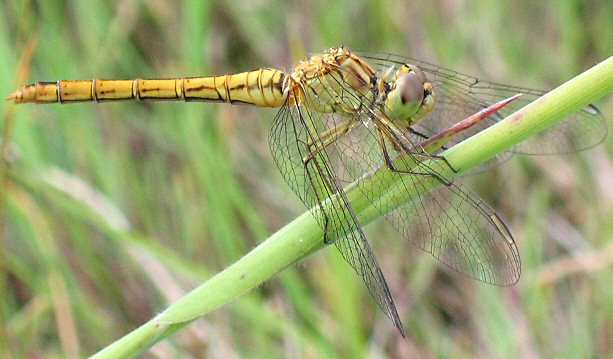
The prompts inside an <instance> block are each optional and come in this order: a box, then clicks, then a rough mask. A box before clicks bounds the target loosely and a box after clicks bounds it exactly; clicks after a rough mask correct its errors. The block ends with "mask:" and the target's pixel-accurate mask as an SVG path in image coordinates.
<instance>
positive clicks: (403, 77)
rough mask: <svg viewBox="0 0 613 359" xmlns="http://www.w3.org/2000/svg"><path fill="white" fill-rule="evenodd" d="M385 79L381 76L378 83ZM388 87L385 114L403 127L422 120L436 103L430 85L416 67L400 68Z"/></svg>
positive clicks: (406, 66)
mask: <svg viewBox="0 0 613 359" xmlns="http://www.w3.org/2000/svg"><path fill="white" fill-rule="evenodd" d="M391 70H393V68H391V69H390V71H391ZM386 77H387V75H384V76H382V78H381V79H380V81H385V78H386ZM379 87H380V88H381V87H385V86H381V85H380V86H379ZM388 87H389V93H387V95H386V96H385V98H386V100H385V113H386V115H388V117H389V118H390V119H396V120H399V121H401V122H403V124H404V125H405V126H411V125H413V124H415V123H417V122H418V121H419V120H421V119H422V118H424V117H425V116H426V115H427V114H428V113H430V111H432V109H433V108H434V105H435V103H436V99H435V95H434V90H433V87H432V84H431V83H430V82H429V81H428V79H427V78H426V76H425V75H424V73H423V72H422V71H421V70H420V69H419V67H417V66H414V65H410V64H406V65H403V66H401V67H400V68H399V69H398V70H397V71H396V73H395V74H394V77H393V81H391V82H390V83H389V84H388Z"/></svg>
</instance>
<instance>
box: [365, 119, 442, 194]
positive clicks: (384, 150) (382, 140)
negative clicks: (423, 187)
mask: <svg viewBox="0 0 613 359" xmlns="http://www.w3.org/2000/svg"><path fill="white" fill-rule="evenodd" d="M377 133H378V135H379V144H380V145H381V150H382V154H383V160H384V161H385V165H386V166H387V167H388V168H389V169H390V171H392V172H396V173H401V174H409V175H416V176H427V177H432V178H434V179H436V180H437V181H439V182H440V183H442V184H444V185H445V186H450V185H451V182H450V181H447V180H446V179H444V178H443V177H441V176H440V175H439V174H437V173H433V172H426V173H424V172H416V171H409V170H401V169H398V168H397V167H396V165H394V161H392V159H391V157H390V155H389V152H388V150H387V146H386V145H385V139H386V138H387V139H389V140H390V142H392V143H393V144H394V143H395V141H393V140H392V138H393V137H390V134H389V133H386V132H385V131H384V130H383V129H381V128H379V127H377ZM402 152H405V153H407V154H408V155H411V159H410V160H411V161H413V162H414V165H415V166H416V167H417V166H418V165H419V163H420V161H417V160H416V159H414V158H413V156H412V155H414V154H415V153H412V152H406V151H401V153H402ZM422 155H424V154H423V153H422Z"/></svg>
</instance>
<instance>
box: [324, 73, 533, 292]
mask: <svg viewBox="0 0 613 359" xmlns="http://www.w3.org/2000/svg"><path fill="white" fill-rule="evenodd" d="M337 82H338V86H337V87H339V86H341V85H342V80H341V79H337ZM329 91H332V90H329ZM332 95H333V96H332ZM360 96H361V95H358V94H356V93H355V92H353V91H351V90H349V89H346V91H337V92H335V93H333V94H331V96H329V97H334V98H337V99H339V100H340V101H345V102H346V104H347V105H349V104H351V103H356V102H361V103H362V104H364V106H362V107H361V108H360V109H359V110H357V111H356V112H355V113H354V114H353V116H354V118H353V121H354V122H355V123H359V125H358V126H356V128H355V129H354V130H353V131H351V132H350V133H348V134H346V135H345V136H343V137H341V138H340V139H338V140H337V141H335V142H334V143H332V144H331V145H330V146H328V151H327V153H328V156H329V158H330V159H331V162H332V163H334V164H335V167H336V168H338V170H337V173H339V180H340V181H341V182H347V183H349V182H352V183H356V184H357V186H358V188H359V189H360V191H361V192H362V193H363V195H364V196H365V197H366V198H367V199H368V200H369V201H370V202H371V203H372V204H373V205H374V206H375V207H376V208H377V209H378V210H379V211H380V212H381V213H382V214H383V215H384V216H385V217H386V219H387V220H388V222H389V223H390V224H392V226H393V227H394V228H395V229H396V230H397V231H398V232H399V233H400V234H401V235H402V236H403V237H404V238H406V239H407V240H408V241H410V242H412V243H413V244H415V245H417V246H419V247H420V248H421V249H423V250H425V251H427V252H429V253H431V254H432V255H433V256H434V257H435V258H437V259H439V260H440V261H441V262H443V263H444V264H445V265H447V266H449V267H450V268H452V269H454V270H456V271H458V272H461V273H463V274H466V275H468V276H470V277H473V278H476V279H478V280H481V281H483V282H486V283H492V284H496V285H503V286H504V285H511V284H513V283H515V282H517V280H518V279H519V275H520V271H521V264H520V259H519V252H518V250H517V246H516V245H515V242H514V240H513V237H512V235H511V234H510V232H509V230H508V229H507V227H506V226H505V224H504V222H503V221H502V220H501V219H500V217H498V215H496V213H495V212H494V211H493V210H492V209H491V208H490V207H489V206H488V205H487V204H485V202H483V201H482V200H481V199H479V197H478V196H477V195H475V194H473V193H471V192H469V191H467V190H466V189H464V188H462V187H461V186H459V185H456V184H454V183H452V182H451V181H450V179H445V178H444V176H443V173H448V172H449V168H448V167H446V166H448V164H447V163H446V162H445V161H444V160H442V159H440V158H435V157H427V156H424V155H423V154H417V151H411V148H413V149H415V148H414V146H415V145H414V144H412V143H411V142H410V140H409V139H408V138H406V137H402V138H398V139H399V140H401V141H403V142H404V143H403V145H394V144H393V143H391V142H390V140H389V138H387V139H384V140H383V141H384V142H386V143H381V142H380V141H381V139H380V138H381V136H378V134H377V128H379V127H377V125H376V122H377V119H385V114H384V113H383V111H381V110H380V109H379V108H377V107H376V105H375V104H374V103H372V100H370V98H373V96H370V97H369V96H361V97H360ZM358 99H359V101H358ZM344 118H345V117H343V116H341V115H340V114H338V113H332V114H328V115H327V116H326V119H327V121H328V122H332V123H334V122H340V121H342V120H343V119H344ZM386 122H387V123H389V126H391V127H394V126H395V125H394V121H393V120H389V119H388V121H386ZM390 129H392V130H395V131H397V132H399V131H400V129H399V128H390ZM382 145H385V147H386V148H387V149H388V151H389V155H390V157H392V158H391V159H392V160H393V161H394V166H395V167H396V169H397V170H398V171H405V172H407V173H400V172H398V171H396V172H393V171H391V170H390V169H388V168H386V167H385V166H386V165H385V162H384V160H383V158H384V157H383V146H382ZM424 159H427V160H428V161H424ZM445 167H446V168H445ZM382 168H383V170H386V171H390V173H388V175H389V176H394V177H395V178H394V180H393V181H389V180H388V179H382V177H378V176H373V175H372V174H373V173H375V172H376V171H378V170H380V169H382ZM409 172H410V173H409ZM433 180H434V181H438V183H436V184H439V186H438V187H436V188H434V189H433V190H430V189H431V188H432V187H433V186H432V181H433ZM390 182H392V183H394V185H395V186H396V187H395V189H389V188H388V187H389V184H390ZM415 189H417V191H415ZM386 191H387V192H386ZM415 192H417V193H418V194H417V195H416V196H414V197H411V198H406V197H407V196H406V194H407V193H415ZM381 193H387V194H388V197H387V198H386V199H382V196H381ZM390 204H393V205H391V206H390Z"/></svg>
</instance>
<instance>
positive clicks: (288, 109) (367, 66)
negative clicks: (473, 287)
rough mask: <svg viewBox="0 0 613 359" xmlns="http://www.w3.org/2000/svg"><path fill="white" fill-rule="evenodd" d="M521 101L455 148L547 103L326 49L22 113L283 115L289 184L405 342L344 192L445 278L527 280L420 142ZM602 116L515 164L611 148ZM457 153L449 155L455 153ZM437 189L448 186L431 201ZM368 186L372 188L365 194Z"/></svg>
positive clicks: (73, 96) (75, 96)
mask: <svg viewBox="0 0 613 359" xmlns="http://www.w3.org/2000/svg"><path fill="white" fill-rule="evenodd" d="M518 93H521V94H523V95H522V96H521V98H520V99H519V100H517V101H514V102H513V103H511V104H509V105H506V106H505V107H503V108H501V109H499V110H498V111H496V112H494V113H492V114H491V115H489V116H488V117H487V118H485V119H484V120H483V121H480V122H479V123H478V124H477V125H475V126H473V127H471V128H470V129H469V130H466V131H462V133H461V135H460V136H458V137H457V138H456V139H454V141H461V140H462V139H463V138H465V137H468V136H470V135H472V134H473V133H475V132H478V131H480V130H482V129H483V128H485V127H487V126H490V125H492V124H494V123H496V122H499V121H500V120H501V119H502V118H504V117H506V116H507V115H508V114H510V113H512V112H514V111H516V110H517V109H519V108H521V107H522V106H524V105H525V104H526V103H528V102H531V101H532V100H534V99H535V98H537V97H539V96H541V95H542V94H544V92H543V91H536V90H530V89H525V88H519V87H513V86H506V85H499V84H496V83H493V82H488V81H482V80H478V79H477V78H475V77H471V76H467V75H464V74H461V73H459V72H456V71H453V70H449V69H446V68H443V67H440V66H436V65H433V64H430V63H427V62H423V61H419V60H417V59H412V58H409V57H404V56H398V55H393V54H387V53H381V52H353V51H350V50H349V49H348V48H346V47H342V46H341V47H335V48H330V49H329V50H327V51H324V52H322V53H320V54H316V55H313V56H311V57H308V58H306V59H305V60H303V61H301V62H299V63H298V65H296V66H295V67H294V68H293V69H292V70H291V71H289V72H285V71H282V70H278V69H273V68H260V69H257V70H253V71H247V72H241V73H234V74H227V75H222V76H209V77H185V78H169V79H140V78H138V79H130V80H109V79H94V80H59V81H54V82H36V83H33V84H31V85H26V86H22V87H21V88H19V89H18V90H16V91H15V92H13V93H12V94H11V95H9V96H8V97H7V99H9V100H13V101H14V102H16V103H72V102H80V101H96V102H104V101H119V100H183V101H187V102H189V101H207V102H224V103H230V104H242V105H252V106H259V107H277V108H280V109H279V110H278V112H277V114H276V116H275V118H274V121H273V124H272V128H271V129H270V132H269V143H270V149H271V153H272V156H273V158H274V161H275V162H276V164H277V166H278V168H279V170H280V172H281V174H282V175H283V177H284V179H285V181H286V182H287V184H288V185H289V186H290V187H291V188H292V190H293V191H294V192H295V193H296V195H297V196H298V197H299V198H300V199H301V200H302V202H304V204H305V205H306V206H307V208H309V209H310V211H311V213H312V214H313V215H314V216H315V219H316V220H317V222H318V223H319V225H320V226H321V227H322V229H323V231H324V233H325V234H324V241H325V243H326V244H334V245H335V246H336V248H338V250H339V251H340V253H341V254H342V256H343V258H344V259H345V260H346V261H347V262H348V263H349V264H350V265H351V266H352V267H353V268H354V269H355V271H356V273H357V274H358V275H359V276H361V277H362V279H363V280H364V282H365V284H366V287H367V288H368V290H369V292H370V294H371V295H372V297H373V298H374V299H375V301H376V302H377V304H378V305H379V307H380V308H381V309H382V311H383V312H384V313H385V314H386V315H387V317H389V318H390V319H391V321H392V322H393V324H394V325H395V326H396V328H397V329H398V330H399V332H400V333H401V334H402V335H403V336H404V335H405V332H404V329H403V326H402V322H401V320H400V317H399V315H398V312H397V309H396V306H395V304H394V301H393V298H392V295H391V293H390V289H389V287H388V285H387V283H386V280H385V277H384V275H383V272H382V270H381V268H380V266H379V264H378V262H377V259H376V257H375V255H374V253H373V251H372V249H371V247H370V244H369V242H368V240H367V238H366V235H365V233H364V230H363V226H362V224H361V223H360V221H359V220H358V216H357V215H356V212H355V211H354V209H353V207H352V205H351V203H350V201H349V199H348V197H347V193H346V191H345V189H344V188H345V186H346V185H348V184H350V183H355V184H356V186H357V188H358V189H359V190H360V191H361V192H362V193H361V194H362V195H363V196H364V197H365V198H366V199H367V200H368V201H369V202H370V203H371V204H372V205H373V206H374V207H375V208H376V209H377V210H379V211H380V212H381V214H382V216H383V217H385V218H386V219H387V221H388V222H389V223H390V224H391V225H392V227H393V228H395V230H396V231H397V232H398V233H400V235H401V236H402V237H404V238H405V239H407V240H408V241H409V242H411V243H413V244H415V245H416V246H418V247H419V248H421V249H422V250H424V251H426V252H428V253H430V254H431V255H432V256H434V257H435V258H436V259H438V260H440V261H441V262H442V263H443V264H445V265H446V266H448V267H449V268H451V269H453V270H455V271H457V272H460V273H462V274H465V275H467V276H470V277H473V278H475V279H477V280H480V281H482V282H485V283H491V284H495V285H499V286H509V285H512V284H514V283H516V282H517V281H518V280H519V276H520V272H521V262H520V256H519V251H518V248H517V246H516V244H515V240H514V238H513V236H512V235H511V233H510V231H509V229H508V228H507V226H506V225H505V223H504V221H503V220H502V219H501V218H500V216H498V215H497V214H496V212H495V211H494V210H493V209H492V208H491V207H490V206H489V205H487V204H486V203H485V201H483V200H481V199H480V198H479V197H478V196H477V195H476V194H474V193H472V192H471V191H470V190H468V189H467V188H465V187H463V186H462V185H461V184H459V183H457V182H454V181H453V178H450V176H449V175H447V174H446V173H448V171H446V170H448V169H449V168H450V167H452V166H451V165H450V164H449V163H447V161H446V160H445V158H444V156H440V155H438V154H437V153H435V152H433V151H426V150H425V149H424V147H423V146H422V143H424V142H423V141H424V140H427V139H428V138H432V136H434V135H435V134H437V133H440V132H441V131H442V130H444V129H446V128H448V127H449V126H450V125H453V124H455V123H457V122H459V121H460V120H462V119H464V118H466V117H468V116H470V115H471V114H474V113H476V112H478V111H481V110H483V109H486V108H487V107H488V106H489V105H490V104H492V103H494V102H497V101H500V100H502V99H505V98H508V97H510V96H512V95H514V94H518ZM606 132H607V127H606V122H605V120H604V118H603V116H602V115H601V114H600V112H599V111H598V109H597V108H596V107H594V106H592V105H590V106H588V107H585V108H584V109H582V110H581V111H578V112H576V113H574V114H572V115H570V116H569V117H568V118H566V119H565V120H563V121H562V122H560V123H558V124H557V125H555V126H553V127H551V128H549V129H547V130H545V131H544V132H543V133H542V134H541V135H538V136H536V137H532V138H530V139H529V140H526V141H524V142H522V143H520V144H519V145H517V146H516V147H514V148H513V149H511V151H510V152H508V153H509V155H506V156H502V158H498V159H497V160H496V161H498V162H502V161H504V160H507V159H508V158H509V157H510V155H512V154H513V153H523V154H558V153H569V152H576V151H581V150H584V149H588V148H591V147H593V146H595V145H597V144H598V143H600V142H601V141H602V140H603V139H604V138H605V136H606ZM451 144H452V143H451ZM381 169H383V170H385V171H387V174H388V176H392V177H393V179H394V181H396V183H398V184H399V186H400V187H399V188H401V189H404V190H406V191H410V190H412V189H415V188H428V190H425V191H418V195H416V196H414V197H413V198H410V199H408V200H407V201H406V202H405V203H404V204H403V205H401V206H399V207H397V208H391V209H390V208H387V207H386V206H385V205H384V204H383V203H382V201H380V198H379V197H378V196H379V195H380V194H381V193H382V192H383V191H384V188H382V186H384V185H385V184H384V183H383V182H376V181H374V182H373V181H367V180H366V179H367V178H368V177H369V176H370V175H372V174H373V173H376V172H377V171H380V170H381ZM432 181H437V182H439V183H440V185H439V186H436V188H434V189H432V188H431V187H432V186H430V185H429V184H430V183H431V182H432ZM366 183H368V186H367V185H366Z"/></svg>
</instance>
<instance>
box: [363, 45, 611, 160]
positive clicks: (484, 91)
mask: <svg viewBox="0 0 613 359" xmlns="http://www.w3.org/2000/svg"><path fill="white" fill-rule="evenodd" d="M360 55H361V56H362V57H364V58H365V59H366V60H367V61H368V62H369V63H370V64H371V66H374V68H375V69H376V70H377V73H379V74H380V73H384V72H385V71H387V70H388V69H389V68H390V67H394V66H395V67H398V66H401V65H402V64H406V63H410V64H413V65H417V66H418V67H419V68H421V69H422V71H424V73H425V74H426V77H427V78H428V79H429V80H430V81H431V82H432V83H433V85H434V91H435V95H436V99H437V103H436V105H435V108H434V110H433V111H432V112H431V113H430V115H429V116H427V117H426V118H425V119H423V120H422V126H423V127H425V128H428V129H429V130H430V131H432V132H433V133H438V132H439V131H440V130H443V129H446V128H448V127H449V126H451V125H453V124H455V123H457V122H458V121H460V120H462V119H464V118H466V117H467V116H469V115H471V114H473V113H475V112H476V111H478V110H481V109H482V108H485V107H487V106H489V105H491V104H492V103H495V102H498V101H500V100H502V99H505V98H508V97H510V96H513V95H515V94H518V93H522V94H523V95H522V96H521V97H520V98H519V99H517V100H516V101H514V102H512V103H510V104H508V105H507V106H505V107H504V108H502V109H501V110H500V111H498V112H497V113H496V114H494V115H492V116H490V118H489V119H486V120H485V121H482V122H481V123H480V124H479V125H478V126H477V127H475V128H473V129H469V130H468V131H467V132H466V133H465V135H464V136H462V137H458V139H457V141H460V140H462V139H464V138H466V137H469V136H471V135H472V134H474V133H476V132H479V131H480V130H482V129H483V128H485V127H488V126H490V125H492V124H493V123H496V122H499V121H500V120H502V119H503V118H505V117H507V116H508V115H510V114H512V113H513V112H515V111H517V110H519V109H520V108H522V107H524V106H525V105H527V104H528V103H530V102H532V101H534V100H535V99H537V98H538V97H540V96H542V95H543V94H545V93H546V92H545V91H540V90H532V89H526V88H521V87H514V86H506V85H500V84H496V83H493V82H488V81H483V80H479V79H477V78H475V77H471V76H467V75H464V74H461V73H459V72H456V71H453V70H449V69H446V68H443V67H440V66H437V65H433V64H430V63H427V62H423V61H420V60H417V59H412V58H409V57H403V56H398V55H392V54H385V53H376V52H364V53H361V54H360ZM606 135H607V123H606V121H605V119H604V117H603V116H602V114H601V113H600V112H599V111H598V109H597V108H596V107H595V106H593V105H589V106H586V107H584V108H583V109H582V110H581V111H577V112H575V113H573V114H571V115H569V116H568V117H567V118H566V119H564V120H563V121H561V122H559V123H557V124H555V125H553V126H552V127H550V128H548V129H546V130H544V131H542V132H541V133H540V134H538V135H536V136H533V137H531V138H529V139H526V140H525V141H523V142H521V143H519V144H518V145H516V146H515V147H514V148H513V149H512V150H511V151H513V152H516V153H523V154H531V155H549V154H564V153H572V152H578V151H582V150H585V149H589V148H592V147H594V146H596V145H598V144H599V143H601V142H602V141H603V140H604V139H605V138H606Z"/></svg>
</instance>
